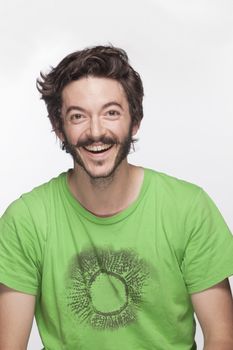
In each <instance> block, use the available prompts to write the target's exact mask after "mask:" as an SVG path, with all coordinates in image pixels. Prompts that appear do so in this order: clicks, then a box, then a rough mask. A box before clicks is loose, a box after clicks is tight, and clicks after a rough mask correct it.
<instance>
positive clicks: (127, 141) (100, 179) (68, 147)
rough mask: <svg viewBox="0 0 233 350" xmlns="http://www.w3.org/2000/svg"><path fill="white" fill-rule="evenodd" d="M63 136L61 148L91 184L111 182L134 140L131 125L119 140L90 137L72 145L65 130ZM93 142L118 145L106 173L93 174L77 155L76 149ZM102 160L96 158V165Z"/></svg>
mask: <svg viewBox="0 0 233 350" xmlns="http://www.w3.org/2000/svg"><path fill="white" fill-rule="evenodd" d="M63 137H64V142H63V149H64V150H65V151H66V152H67V153H70V154H71V156H72V158H73V160H74V162H75V163H77V164H78V165H79V166H80V167H82V169H83V170H84V171H85V172H86V173H87V174H88V176H89V177H90V180H91V182H92V183H93V184H95V185H97V184H99V185H100V184H109V183H110V182H112V180H113V178H114V175H115V174H116V172H117V170H118V169H119V165H120V164H121V163H122V161H123V160H124V159H125V158H126V157H127V155H128V154H129V152H130V149H131V144H133V142H134V140H133V138H132V125H131V126H130V128H129V132H128V134H127V136H126V137H125V138H124V139H123V140H122V141H121V142H119V141H118V140H117V139H114V138H109V137H108V138H105V137H101V138H100V139H99V140H92V139H90V138H89V139H87V140H84V141H82V142H78V143H77V144H76V145H73V144H71V143H69V142H68V139H67V136H66V134H65V132H64V131H63ZM94 142H102V143H103V144H111V145H112V146H113V147H114V146H119V150H118V153H117V155H116V158H115V162H114V165H113V167H112V169H111V170H110V171H108V172H107V173H106V174H102V175H98V176H95V175H93V174H92V173H91V172H90V171H89V170H88V169H87V168H86V166H85V164H84V162H83V160H82V158H81V156H80V155H79V152H78V149H79V148H81V147H84V146H87V145H91V144H92V143H94ZM103 162H104V161H102V160H96V166H101V165H103Z"/></svg>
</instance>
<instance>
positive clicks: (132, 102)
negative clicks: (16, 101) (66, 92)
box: [37, 46, 143, 130]
mask: <svg viewBox="0 0 233 350" xmlns="http://www.w3.org/2000/svg"><path fill="white" fill-rule="evenodd" d="M90 75H91V76H95V77H105V78H111V79H115V80H117V81H119V82H120V83H121V85H122V87H123V88H124V91H125V94H126V97H127V100H128V103H129V111H130V115H131V118H132V123H133V124H139V123H140V121H141V119H142V118H143V107H142V99H143V85H142V81H141V78H140V76H139V74H138V73H137V72H136V71H135V70H134V69H133V68H132V67H131V66H130V64H129V61H128V56H127V54H126V52H125V51H124V50H122V49H119V48H116V47H113V46H95V47H92V48H87V49H84V50H81V51H76V52H73V53H71V54H70V55H68V56H66V57H65V58H64V59H63V60H62V61H61V62H60V63H59V64H58V65H57V67H55V68H52V69H51V71H50V72H49V73H48V74H43V73H40V78H39V79H37V88H38V90H39V92H40V93H41V98H42V99H43V100H44V101H45V104H46V106H47V110H48V117H49V119H50V121H51V123H52V126H53V129H54V130H62V119H61V116H60V114H61V112H60V111H61V107H62V98H61V94H62V90H63V89H64V87H65V86H66V85H67V84H69V83H70V82H71V81H74V80H78V79H80V78H81V77H83V76H90Z"/></svg>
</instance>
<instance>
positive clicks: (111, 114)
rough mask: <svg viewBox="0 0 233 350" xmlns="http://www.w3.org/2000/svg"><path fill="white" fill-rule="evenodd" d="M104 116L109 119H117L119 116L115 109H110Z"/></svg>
mask: <svg viewBox="0 0 233 350" xmlns="http://www.w3.org/2000/svg"><path fill="white" fill-rule="evenodd" d="M106 115H107V116H109V117H118V116H119V115H120V112H119V111H117V110H115V109H111V110H109V111H107V112H106Z"/></svg>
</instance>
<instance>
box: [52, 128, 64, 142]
mask: <svg viewBox="0 0 233 350" xmlns="http://www.w3.org/2000/svg"><path fill="white" fill-rule="evenodd" d="M53 131H54V132H55V134H56V136H57V137H58V138H59V140H60V141H61V142H63V141H64V140H65V138H64V134H63V132H62V131H61V130H60V128H54V129H53Z"/></svg>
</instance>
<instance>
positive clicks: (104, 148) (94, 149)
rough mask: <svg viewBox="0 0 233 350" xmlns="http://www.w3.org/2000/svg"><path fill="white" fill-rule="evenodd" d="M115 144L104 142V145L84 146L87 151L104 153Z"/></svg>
mask: <svg viewBox="0 0 233 350" xmlns="http://www.w3.org/2000/svg"><path fill="white" fill-rule="evenodd" d="M112 147H113V145H109V144H103V145H89V146H86V147H83V148H84V149H85V150H86V151H88V152H91V153H94V154H97V153H103V152H106V151H108V150H109V149H110V148H112Z"/></svg>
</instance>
